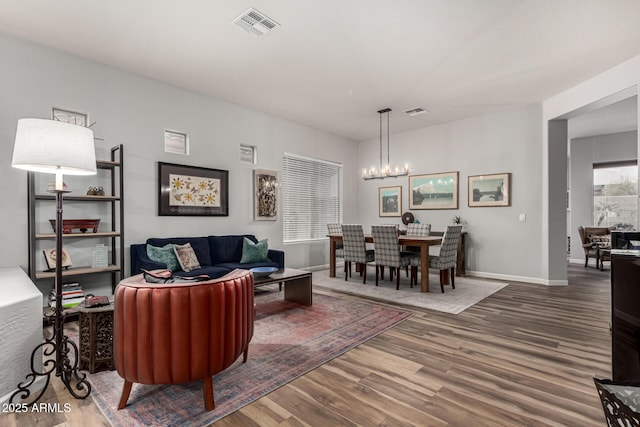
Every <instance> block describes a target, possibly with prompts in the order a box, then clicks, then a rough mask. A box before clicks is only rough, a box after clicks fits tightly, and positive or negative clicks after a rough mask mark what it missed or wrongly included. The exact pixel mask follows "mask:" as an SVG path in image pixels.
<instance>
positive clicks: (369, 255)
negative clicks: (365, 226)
mask: <svg viewBox="0 0 640 427" xmlns="http://www.w3.org/2000/svg"><path fill="white" fill-rule="evenodd" d="M342 242H343V243H344V262H345V272H344V280H347V276H350V275H351V263H352V262H355V263H356V265H358V266H360V275H362V283H367V263H369V262H373V261H374V260H375V252H374V251H373V250H372V249H367V244H366V242H365V241H364V232H363V231H362V224H342Z"/></svg>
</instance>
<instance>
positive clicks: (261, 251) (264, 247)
mask: <svg viewBox="0 0 640 427" xmlns="http://www.w3.org/2000/svg"><path fill="white" fill-rule="evenodd" d="M268 253H269V246H268V243H267V239H264V240H260V241H259V242H258V243H253V242H252V241H251V240H249V239H247V238H246V237H245V238H244V242H243V243H242V259H240V262H241V263H246V262H265V261H271V260H270V259H269V257H267V254H268Z"/></svg>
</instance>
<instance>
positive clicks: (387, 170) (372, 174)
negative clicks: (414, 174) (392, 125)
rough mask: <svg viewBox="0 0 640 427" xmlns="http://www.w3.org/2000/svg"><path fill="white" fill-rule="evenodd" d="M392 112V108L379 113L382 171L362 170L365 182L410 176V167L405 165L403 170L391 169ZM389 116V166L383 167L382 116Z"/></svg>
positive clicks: (373, 168) (372, 168)
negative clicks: (390, 125)
mask: <svg viewBox="0 0 640 427" xmlns="http://www.w3.org/2000/svg"><path fill="white" fill-rule="evenodd" d="M390 112H391V108H384V109H382V110H379V111H378V114H380V165H379V166H380V169H376V168H375V167H374V166H372V167H371V168H370V169H363V170H362V179H364V180H365V181H367V180H369V179H385V178H396V177H399V176H406V175H408V174H409V165H408V164H406V163H405V165H404V167H403V168H399V167H397V166H396V167H394V168H391V166H390V162H389V157H390V155H389V154H390V151H391V149H390V146H389V133H390V132H389V113H390ZM383 114H386V115H387V164H386V165H384V166H383V165H382V115H383Z"/></svg>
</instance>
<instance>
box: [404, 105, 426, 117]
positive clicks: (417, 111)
mask: <svg viewBox="0 0 640 427" xmlns="http://www.w3.org/2000/svg"><path fill="white" fill-rule="evenodd" d="M404 112H405V113H407V114H408V115H410V116H411V117H413V116H417V115H419V114H424V113H426V112H427V110H425V109H424V108H421V107H417V108H411V109H409V110H405V111H404Z"/></svg>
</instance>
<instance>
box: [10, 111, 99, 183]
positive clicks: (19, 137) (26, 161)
mask: <svg viewBox="0 0 640 427" xmlns="http://www.w3.org/2000/svg"><path fill="white" fill-rule="evenodd" d="M11 166H13V167H15V168H19V169H26V170H30V171H35V172H44V173H56V174H65V175H94V174H95V173H96V153H95V148H94V144H93V131H92V130H91V129H89V128H87V127H83V126H78V125H74V124H71V123H65V122H60V121H57V120H45V119H20V120H18V127H17V129H16V140H15V145H14V147H13V160H12V161H11Z"/></svg>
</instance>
